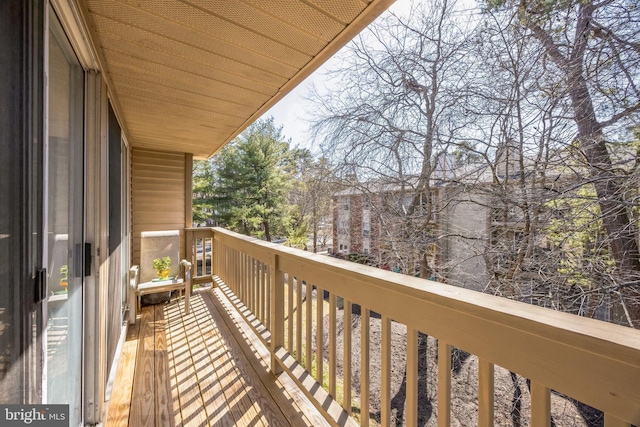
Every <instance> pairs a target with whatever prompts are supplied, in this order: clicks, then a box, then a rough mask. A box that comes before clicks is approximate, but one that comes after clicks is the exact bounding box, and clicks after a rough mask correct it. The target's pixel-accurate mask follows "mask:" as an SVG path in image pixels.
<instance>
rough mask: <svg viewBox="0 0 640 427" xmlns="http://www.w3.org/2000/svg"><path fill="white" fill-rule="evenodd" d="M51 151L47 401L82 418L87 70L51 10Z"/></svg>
mask: <svg viewBox="0 0 640 427" xmlns="http://www.w3.org/2000/svg"><path fill="white" fill-rule="evenodd" d="M49 15H50V16H49V18H50V19H49V44H48V83H49V84H48V146H47V150H46V153H47V154H46V156H47V157H46V170H47V172H46V185H45V191H46V203H47V209H46V222H47V250H48V255H47V264H48V265H47V272H48V274H47V278H48V283H47V286H48V287H47V289H48V299H47V312H48V316H47V325H46V330H47V340H46V346H47V348H46V356H45V357H46V361H45V374H44V375H45V377H46V385H45V388H46V390H45V393H46V394H45V402H46V403H64V404H69V413H70V423H69V425H72V426H77V425H79V423H80V422H81V421H82V409H81V408H82V348H83V345H82V336H83V321H82V316H83V276H84V272H83V268H84V262H83V258H84V238H83V225H84V221H83V209H84V203H83V202H84V201H83V191H84V187H83V182H84V152H83V147H84V143H83V133H84V121H83V116H84V114H83V105H84V72H83V70H82V67H81V66H80V64H79V62H78V59H77V58H76V56H75V54H74V52H73V49H72V48H71V45H70V43H69V41H68V40H67V38H66V36H65V34H64V31H63V29H62V26H61V25H60V22H59V21H58V19H57V17H56V16H55V13H54V12H53V11H50V14H49Z"/></svg>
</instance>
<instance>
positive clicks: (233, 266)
mask: <svg viewBox="0 0 640 427" xmlns="http://www.w3.org/2000/svg"><path fill="white" fill-rule="evenodd" d="M191 230H192V229H189V230H187V231H188V233H187V235H189V233H190V232H191ZM196 230H198V232H197V233H196V232H193V233H192V235H193V236H195V235H196V234H197V235H200V233H202V235H204V234H205V233H209V237H213V242H212V249H213V258H214V260H212V262H213V264H214V265H215V266H216V269H215V271H214V272H213V273H212V274H213V275H216V276H218V277H219V278H220V279H221V280H222V281H223V282H224V283H225V284H226V285H227V286H228V287H229V289H231V291H233V292H234V293H235V295H236V296H237V297H238V298H239V299H240V300H241V301H242V303H243V304H244V306H245V307H248V308H249V309H250V311H251V312H252V313H253V315H254V316H255V318H256V319H257V320H258V321H259V322H260V323H261V324H262V325H263V326H264V327H266V328H268V329H269V330H270V331H271V332H272V333H273V332H275V335H272V336H273V337H275V338H272V339H276V340H275V341H273V343H271V344H272V346H271V349H272V353H273V354H274V359H277V357H276V355H275V354H276V352H281V349H282V348H283V347H284V348H285V349H286V350H287V352H288V353H287V354H294V353H295V359H296V360H297V361H298V362H299V364H300V365H301V366H303V367H304V368H305V369H306V370H307V371H308V372H309V373H311V371H312V368H311V364H310V363H309V362H310V358H312V357H314V356H313V355H312V353H311V351H310V345H311V339H310V337H309V335H310V333H311V329H310V327H309V326H310V324H309V323H308V322H307V323H306V326H305V329H306V333H305V341H306V342H305V352H304V353H305V354H300V353H302V347H301V346H300V340H301V335H298V333H301V330H302V328H303V325H301V324H300V323H299V322H300V319H301V317H297V318H296V319H294V318H293V313H292V307H291V305H289V304H286V305H285V303H284V299H285V298H287V301H291V298H292V296H293V295H295V297H294V298H295V300H296V301H295V309H296V310H297V313H296V315H299V316H301V313H302V312H303V307H302V306H301V304H302V300H303V297H304V295H301V292H302V291H301V288H300V287H299V283H300V282H301V281H304V282H305V283H306V284H307V287H306V290H307V292H306V298H305V302H304V304H307V305H305V307H304V309H305V310H306V311H305V316H304V317H305V319H309V318H310V314H311V309H310V307H311V306H310V304H311V301H310V295H311V294H310V292H309V290H310V286H309V285H311V284H313V285H314V286H316V287H317V290H318V295H321V292H322V290H324V291H328V292H329V294H330V295H331V297H330V300H331V301H333V300H334V296H338V297H340V298H343V299H344V300H345V301H348V302H349V304H351V303H353V304H359V305H360V306H361V307H362V312H363V314H367V313H368V312H369V311H373V312H376V313H379V314H381V315H382V318H383V319H384V320H385V321H386V320H387V319H389V320H393V321H395V322H399V323H402V324H405V325H406V326H407V328H408V331H411V333H412V334H414V333H416V331H419V332H422V333H425V334H427V335H430V336H433V337H435V338H437V339H438V342H439V343H440V344H441V345H440V347H441V348H439V353H440V356H441V357H439V362H441V363H442V364H443V365H444V366H441V367H440V368H441V369H439V371H440V373H439V376H442V377H441V380H442V382H440V381H439V384H443V385H444V388H443V389H440V390H439V393H438V396H439V397H438V400H439V402H438V405H439V408H441V409H439V425H448V421H447V420H448V416H447V415H448V414H444V413H442V412H441V410H445V409H446V408H448V407H449V406H450V396H447V394H450V387H451V379H450V367H447V366H446V364H447V363H450V359H449V362H447V361H446V360H447V359H448V358H446V357H444V359H445V360H443V361H441V359H443V356H445V355H446V354H448V353H449V352H450V351H451V347H452V346H453V347H456V348H459V349H462V350H464V351H467V352H469V353H471V354H474V355H476V356H477V357H478V359H479V361H480V364H481V365H480V368H481V381H482V384H481V385H480V386H481V392H482V395H481V398H480V404H484V405H491V406H493V398H492V396H491V395H490V394H492V393H493V385H492V384H490V383H488V381H491V379H490V378H492V373H493V366H494V365H499V366H501V367H503V368H506V369H509V370H511V371H513V372H515V373H517V374H519V375H522V376H523V377H526V378H528V379H530V380H531V382H532V398H533V399H534V401H533V402H532V414H533V415H532V416H533V417H535V419H536V420H544V419H548V412H549V408H548V406H549V405H548V398H549V390H555V391H557V392H560V393H563V394H565V395H567V396H570V397H572V398H575V399H577V400H579V401H581V402H583V403H586V404H588V405H591V406H593V407H595V408H598V409H600V410H602V411H603V412H605V414H606V419H607V420H608V421H607V423H608V424H610V425H627V426H628V425H630V424H632V423H633V424H635V425H640V386H639V384H640V331H638V330H634V329H631V328H627V327H622V326H619V325H614V324H610V323H605V322H601V321H598V320H593V319H587V318H583V317H578V316H575V315H571V314H567V313H562V312H557V311H552V310H549V309H545V308H541V307H536V306H532V305H527V304H524V303H520V302H516V301H511V300H507V299H504V298H500V297H496V296H492V295H487V294H482V293H479V292H475V291H471V290H467V289H462V288H458V287H453V286H449V285H445V284H441V283H436V282H432V281H427V280H423V279H420V278H415V277H411V276H404V275H400V274H397V273H393V272H389V271H385V270H381V269H376V268H372V267H368V266H364V265H360V264H355V263H351V262H347V261H343V260H340V259H335V258H330V257H327V256H323V255H317V254H313V253H308V252H305V251H300V250H297V249H293V248H288V247H284V246H281V245H275V244H271V243H268V242H264V241H261V240H259V239H255V238H251V237H247V236H243V235H240V234H237V233H234V232H231V231H228V230H225V229H222V228H208V229H204V228H199V229H196ZM205 230H206V231H205ZM187 243H188V242H187ZM203 252H204V249H203ZM284 275H287V277H288V278H291V277H293V278H295V281H291V280H285V279H284ZM285 287H288V289H289V291H288V292H286V291H285V289H284V288H285ZM294 290H295V293H294ZM321 300H322V299H321ZM332 304H333V303H332ZM321 307H322V306H321V305H320V306H319V307H318V309H317V310H316V314H318V320H320V319H321V318H322V317H321V316H322V311H321V310H322V309H321ZM331 310H333V309H331ZM329 314H330V316H332V318H333V316H334V314H333V311H331V312H330V313H329ZM285 315H286V317H287V319H288V320H286V321H285V320H284V318H285ZM294 320H295V322H294ZM285 322H288V323H287V324H286V325H285ZM291 322H293V323H295V328H297V331H298V332H297V333H296V334H295V338H294V334H293V333H292V332H289V333H285V329H287V331H289V329H288V328H291V327H294V326H293V324H292V323H291ZM316 324H317V325H318V326H320V325H321V322H320V323H316ZM363 327H366V325H363ZM319 329H321V326H320V327H319ZM334 330H335V328H332V329H331V333H334V332H333V331H334ZM384 333H385V334H388V333H389V331H388V330H387V329H385V332H384ZM410 338H411V339H409V340H408V343H409V344H408V345H410V346H416V345H417V340H416V339H415V336H414V335H412V336H411V337H410ZM316 340H322V335H321V334H320V335H319V337H318V336H316ZM293 341H295V345H294V343H293ZM384 342H385V343H388V342H389V339H388V337H386V336H385V339H384ZM320 344H322V343H321V342H319V344H318V345H320ZM365 344H366V345H368V343H364V344H363V345H365ZM333 345H335V339H333V338H332V337H330V338H329V346H330V347H331V346H333ZM387 345H388V344H387ZM333 351H335V348H333V349H332V348H330V350H329V354H330V355H332V354H333V353H332V352H333ZM387 351H388V350H387V349H383V352H385V353H384V355H385V357H384V360H383V367H386V368H387V369H388V366H389V365H390V364H389V363H388V360H387V359H388V357H389V356H388V354H387V353H386V352H387ZM407 352H408V353H409V357H408V361H410V362H411V363H412V364H415V354H414V353H415V349H413V348H408V350H407ZM367 353H368V349H366V348H363V351H362V352H361V355H362V357H363V358H364V357H365V356H368V354H367ZM320 354H321V353H318V355H320ZM317 359H318V356H316V362H317V363H316V366H317V367H318V368H319V369H321V368H322V358H320V360H317ZM276 362H277V361H276V360H274V363H276ZM328 362H329V363H328V365H329V366H328V369H329V372H330V375H335V367H334V364H335V356H330V359H329V360H328ZM272 368H275V370H276V371H277V369H278V368H277V367H274V366H273V365H272ZM407 371H408V372H415V368H414V367H413V366H411V367H408V368H407ZM325 374H326V373H325ZM362 374H363V375H364V374H366V372H362ZM388 374H389V373H383V378H387V376H388ZM316 379H317V380H318V382H319V383H320V384H322V379H323V373H322V370H320V372H316ZM365 380H366V378H365ZM387 382H388V380H385V381H384V383H385V387H387V385H386V383H387ZM328 384H329V386H327V391H331V392H332V393H335V378H329V381H328ZM414 388H415V386H414V385H413V383H412V384H411V389H410V390H409V396H410V397H411V399H415V390H414ZM363 394H364V396H363V398H365V399H366V398H368V396H367V392H366V390H364V393H363ZM383 396H388V390H386V391H385V390H383ZM334 397H335V396H334ZM346 402H347V401H346V399H345V402H340V403H341V404H345V405H346ZM484 402H486V403H484ZM409 407H410V408H414V407H415V404H414V403H412V402H411V403H409ZM382 408H383V413H385V414H386V413H387V412H388V406H387V405H383V406H382ZM345 409H346V410H347V412H349V411H350V408H345ZM491 411H492V409H491V408H480V410H479V412H480V414H481V420H480V421H479V422H481V423H482V424H483V425H487V424H488V425H490V424H491V423H492V421H493V416H492V414H491V413H490V412H491ZM407 419H408V420H410V419H415V418H414V416H413V415H412V414H411V415H408V418H407ZM441 422H442V423H444V424H441ZM540 422H541V423H542V424H544V422H542V421H540ZM366 424H367V422H366V421H365V420H364V419H363V420H362V425H366ZM383 424H384V422H383Z"/></svg>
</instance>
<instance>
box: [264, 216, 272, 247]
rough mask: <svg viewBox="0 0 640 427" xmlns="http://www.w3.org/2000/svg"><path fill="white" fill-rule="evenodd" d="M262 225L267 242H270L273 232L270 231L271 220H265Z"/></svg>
mask: <svg viewBox="0 0 640 427" xmlns="http://www.w3.org/2000/svg"><path fill="white" fill-rule="evenodd" d="M262 226H263V227H264V238H265V240H266V241H267V242H270V241H271V232H270V231H269V221H263V222H262Z"/></svg>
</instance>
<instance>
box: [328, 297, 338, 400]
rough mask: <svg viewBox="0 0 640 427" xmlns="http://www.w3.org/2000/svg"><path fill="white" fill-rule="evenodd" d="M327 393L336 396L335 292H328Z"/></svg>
mask: <svg viewBox="0 0 640 427" xmlns="http://www.w3.org/2000/svg"><path fill="white" fill-rule="evenodd" d="M329 394H330V395H331V397H333V398H334V399H335V398H336V294H334V293H333V292H331V293H330V294H329Z"/></svg>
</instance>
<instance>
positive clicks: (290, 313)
mask: <svg viewBox="0 0 640 427" xmlns="http://www.w3.org/2000/svg"><path fill="white" fill-rule="evenodd" d="M287 294H288V295H287V327H288V328H289V329H288V330H287V351H288V352H289V353H293V277H292V276H291V274H289V275H287Z"/></svg>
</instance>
